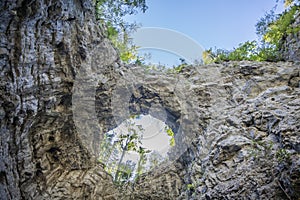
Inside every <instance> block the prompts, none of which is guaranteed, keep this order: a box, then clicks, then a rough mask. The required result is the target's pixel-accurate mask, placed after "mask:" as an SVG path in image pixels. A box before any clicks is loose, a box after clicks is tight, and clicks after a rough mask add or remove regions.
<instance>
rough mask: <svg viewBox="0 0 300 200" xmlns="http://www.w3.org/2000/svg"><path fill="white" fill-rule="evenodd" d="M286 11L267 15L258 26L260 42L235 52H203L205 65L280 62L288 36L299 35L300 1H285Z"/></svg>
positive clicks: (272, 12) (220, 50) (242, 47)
mask: <svg viewBox="0 0 300 200" xmlns="http://www.w3.org/2000/svg"><path fill="white" fill-rule="evenodd" d="M284 3H285V6H286V10H285V11H284V12H283V13H282V14H275V12H274V9H275V8H276V6H275V7H274V9H273V10H271V11H270V12H268V13H266V14H265V16H264V17H262V18H261V19H260V20H259V21H258V23H257V24H256V32H257V35H258V36H259V41H256V40H253V41H247V42H244V43H241V44H240V45H239V46H238V47H237V48H234V49H233V50H230V51H228V50H224V49H214V50H213V49H212V48H211V49H209V50H206V51H204V52H203V61H204V63H205V64H208V63H212V62H223V61H242V60H249V61H272V62H276V61H280V60H283V58H282V56H281V50H282V48H283V41H284V39H285V38H286V37H287V35H288V34H291V33H297V32H299V31H300V27H293V26H292V24H293V22H294V21H295V16H296V14H297V13H299V11H300V5H299V0H285V1H284Z"/></svg>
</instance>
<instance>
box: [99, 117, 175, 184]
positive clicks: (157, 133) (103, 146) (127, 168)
mask: <svg viewBox="0 0 300 200" xmlns="http://www.w3.org/2000/svg"><path fill="white" fill-rule="evenodd" d="M175 145H176V142H175V134H174V132H173V130H172V129H171V128H170V127H169V126H168V125H167V124H166V122H164V121H161V120H160V119H157V118H155V117H153V116H151V115H150V114H139V115H132V116H130V117H129V118H128V119H126V120H124V121H123V122H122V123H121V124H119V126H117V127H116V128H114V129H112V130H110V131H108V132H106V133H105V134H104V137H103V139H102V141H101V143H100V153H99V162H101V163H102V164H103V165H104V168H105V170H106V172H108V173H109V174H111V176H112V177H113V180H114V182H115V183H117V184H123V183H126V182H129V181H130V182H134V181H135V180H137V178H138V177H139V176H140V175H142V174H144V173H146V172H149V171H151V170H154V169H155V168H157V167H159V166H160V165H161V164H163V163H166V162H168V160H169V156H170V152H171V151H172V149H173V148H175Z"/></svg>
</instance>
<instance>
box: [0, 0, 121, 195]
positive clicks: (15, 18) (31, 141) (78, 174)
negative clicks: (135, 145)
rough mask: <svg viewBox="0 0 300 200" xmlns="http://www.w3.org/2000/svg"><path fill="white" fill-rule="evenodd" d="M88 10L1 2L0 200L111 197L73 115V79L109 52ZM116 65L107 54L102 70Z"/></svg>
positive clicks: (78, 5)
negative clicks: (92, 58)
mask: <svg viewBox="0 0 300 200" xmlns="http://www.w3.org/2000/svg"><path fill="white" fill-rule="evenodd" d="M93 9H94V8H93V5H92V4H91V3H90V2H88V1H79V0H78V1H77V0H74V1H73V0H62V1H60V0H57V1H47V0H45V1H41V0H37V1H27V0H24V1H14V0H12V1H1V2H0V10H1V27H0V30H1V31H0V34H1V35H0V37H1V44H0V54H1V55H0V57H1V62H0V68H1V69H0V73H1V75H0V76H1V81H0V90H1V93H0V94H1V95H0V120H1V129H0V130H1V134H0V138H1V145H0V152H1V156H0V199H101V198H104V199H111V198H112V197H111V196H113V195H114V194H115V193H116V192H115V188H114V186H113V185H112V181H111V177H110V176H109V175H108V174H106V173H104V172H103V169H102V168H101V166H98V165H97V164H96V161H95V156H94V155H92V154H91V153H90V152H89V151H88V150H87V148H85V147H84V146H83V145H82V141H81V140H80V138H79V135H78V134H77V132H76V130H75V125H74V121H73V114H72V88H73V83H74V79H75V76H76V73H77V71H78V70H79V69H80V67H82V66H83V63H84V62H85V60H86V59H87V58H88V57H89V55H88V53H89V51H91V49H92V48H94V47H93V46H100V47H102V50H103V51H104V52H110V50H109V48H111V49H112V47H111V46H110V45H107V44H106V43H108V42H107V40H106V39H104V37H103V34H102V33H101V31H100V29H99V28H98V25H97V24H96V23H95V20H94V15H93ZM112 50H113V49H112ZM100 53H101V52H100ZM115 60H117V57H116V56H115V57H114V54H111V55H110V59H109V60H107V59H106V60H105V62H106V63H103V64H105V65H109V64H111V63H112V61H115Z"/></svg>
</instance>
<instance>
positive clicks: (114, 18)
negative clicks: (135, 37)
mask: <svg viewBox="0 0 300 200" xmlns="http://www.w3.org/2000/svg"><path fill="white" fill-rule="evenodd" d="M147 8H148V7H147V5H146V0H95V13H96V19H97V20H98V21H99V22H100V24H101V25H104V28H105V32H106V35H107V37H108V38H109V39H110V40H111V42H112V43H113V45H114V46H115V47H116V49H118V50H119V54H120V59H121V60H122V61H123V62H125V63H131V62H139V61H141V60H142V59H141V58H139V57H138V56H137V47H136V46H135V45H133V44H132V42H131V39H130V38H129V35H130V33H131V32H132V31H135V30H136V28H137V27H138V25H137V24H136V23H132V24H130V23H128V22H126V21H125V20H124V16H126V15H133V14H136V13H138V12H139V11H141V12H145V11H146V10H147Z"/></svg>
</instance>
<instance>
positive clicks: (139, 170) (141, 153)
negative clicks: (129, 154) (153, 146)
mask: <svg viewBox="0 0 300 200" xmlns="http://www.w3.org/2000/svg"><path fill="white" fill-rule="evenodd" d="M137 152H138V153H139V157H140V158H139V161H138V164H137V173H136V174H137V175H136V178H138V177H139V176H140V175H141V174H142V173H143V171H144V165H145V164H146V162H147V154H148V153H150V152H151V151H150V150H147V149H146V148H144V147H141V146H140V147H139V150H138V151H137Z"/></svg>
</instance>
